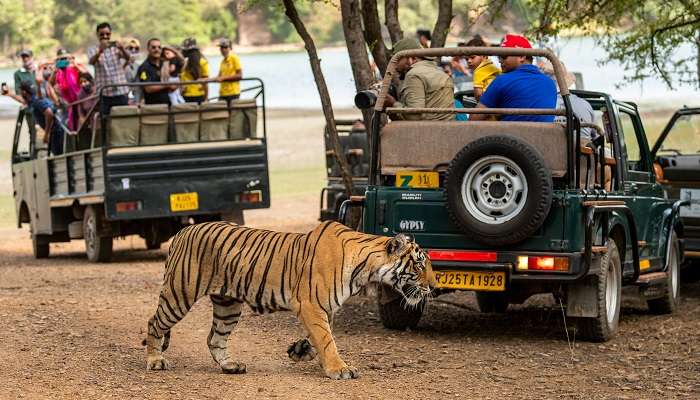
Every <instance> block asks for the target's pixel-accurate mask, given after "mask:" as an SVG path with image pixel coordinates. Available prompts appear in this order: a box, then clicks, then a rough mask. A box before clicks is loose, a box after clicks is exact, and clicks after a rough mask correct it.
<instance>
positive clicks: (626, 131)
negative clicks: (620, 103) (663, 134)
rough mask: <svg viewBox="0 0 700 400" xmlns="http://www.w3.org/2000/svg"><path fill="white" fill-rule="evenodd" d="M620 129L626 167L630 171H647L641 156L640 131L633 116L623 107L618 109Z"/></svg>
mask: <svg viewBox="0 0 700 400" xmlns="http://www.w3.org/2000/svg"><path fill="white" fill-rule="evenodd" d="M620 129H621V130H622V135H621V136H620V139H622V140H623V141H624V143H625V148H626V149H627V168H628V169H629V170H630V171H647V168H646V165H645V163H644V159H643V157H642V150H641V149H642V146H641V145H640V143H639V140H640V137H641V132H637V125H635V121H634V117H633V116H632V114H629V113H628V112H626V111H625V110H623V109H620Z"/></svg>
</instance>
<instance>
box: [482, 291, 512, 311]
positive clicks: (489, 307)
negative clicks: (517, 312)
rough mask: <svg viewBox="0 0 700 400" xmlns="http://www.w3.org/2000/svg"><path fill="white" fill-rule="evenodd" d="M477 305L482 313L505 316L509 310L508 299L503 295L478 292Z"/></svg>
mask: <svg viewBox="0 0 700 400" xmlns="http://www.w3.org/2000/svg"><path fill="white" fill-rule="evenodd" d="M476 304H477V305H478V306H479V311H481V312H482V313H497V314H503V313H504V312H506V310H507V309H508V298H506V296H505V295H504V294H503V293H489V292H476Z"/></svg>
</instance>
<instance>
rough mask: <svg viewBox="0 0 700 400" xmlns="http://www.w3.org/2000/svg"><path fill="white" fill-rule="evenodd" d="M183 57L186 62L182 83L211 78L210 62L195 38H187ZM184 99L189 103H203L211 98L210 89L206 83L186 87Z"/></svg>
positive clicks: (183, 43) (182, 73)
mask: <svg viewBox="0 0 700 400" xmlns="http://www.w3.org/2000/svg"><path fill="white" fill-rule="evenodd" d="M182 55H183V56H185V58H186V61H185V66H184V68H182V72H181V73H180V82H190V81H197V80H200V79H207V78H209V62H207V59H206V58H204V56H203V55H202V53H201V52H200V51H199V47H197V40H196V39H195V38H187V39H185V41H184V42H182ZM182 97H183V98H184V99H185V101H186V102H188V103H202V102H205V101H207V98H208V97H209V88H208V86H207V84H206V83H202V84H198V85H186V86H183V87H182Z"/></svg>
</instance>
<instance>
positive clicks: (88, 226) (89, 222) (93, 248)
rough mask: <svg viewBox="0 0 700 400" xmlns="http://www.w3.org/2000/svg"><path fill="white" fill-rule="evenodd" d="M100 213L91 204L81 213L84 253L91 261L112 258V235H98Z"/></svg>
mask: <svg viewBox="0 0 700 400" xmlns="http://www.w3.org/2000/svg"><path fill="white" fill-rule="evenodd" d="M102 223H103V221H102V214H101V213H99V212H98V211H97V209H96V208H95V207H93V206H88V207H87V208H86V209H85V214H84V215H83V236H84V238H85V253H87V258H88V260H90V261H92V262H109V260H110V259H111V258H112V237H111V236H100V228H101V226H102Z"/></svg>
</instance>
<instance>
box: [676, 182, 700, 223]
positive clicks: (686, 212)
mask: <svg viewBox="0 0 700 400" xmlns="http://www.w3.org/2000/svg"><path fill="white" fill-rule="evenodd" d="M681 200H690V206H685V207H681V208H680V215H681V217H692V218H700V189H686V188H683V189H681Z"/></svg>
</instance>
